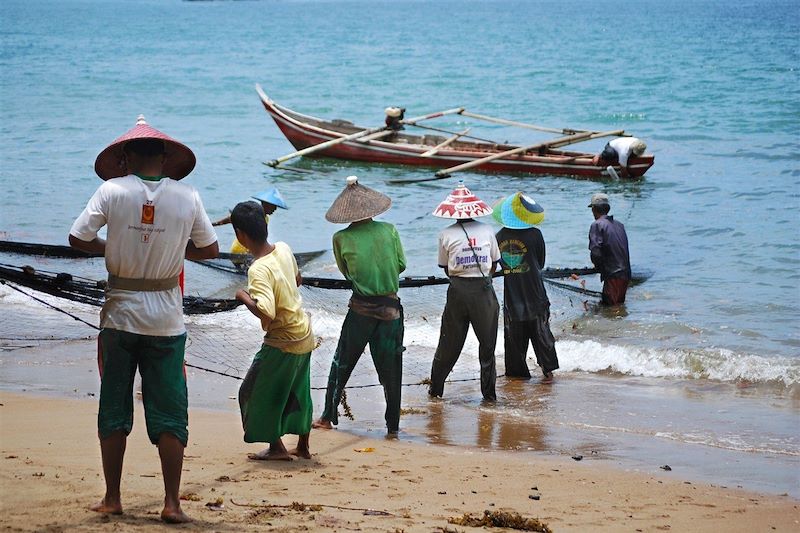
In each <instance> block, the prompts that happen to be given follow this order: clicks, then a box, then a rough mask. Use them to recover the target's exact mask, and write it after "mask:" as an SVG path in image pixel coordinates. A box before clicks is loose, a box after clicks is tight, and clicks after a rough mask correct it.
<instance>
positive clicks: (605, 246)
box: [589, 192, 631, 305]
mask: <svg viewBox="0 0 800 533" xmlns="http://www.w3.org/2000/svg"><path fill="white" fill-rule="evenodd" d="M589 207H591V208H592V215H594V222H592V225H591V226H590V227H589V253H590V257H591V260H592V263H593V264H594V266H595V267H596V268H597V269H598V270H599V271H600V279H601V280H602V281H603V296H602V297H601V299H600V303H602V304H604V305H619V304H622V303H625V293H626V292H627V291H628V283H629V282H630V280H631V258H630V252H629V251H628V234H627V233H625V226H624V225H622V222H617V221H616V220H614V217H613V216H611V215H609V214H608V213H609V211H610V210H611V204H610V203H609V201H608V195H607V194H604V193H601V192H599V193H597V194H594V195H592V200H591V202H589Z"/></svg>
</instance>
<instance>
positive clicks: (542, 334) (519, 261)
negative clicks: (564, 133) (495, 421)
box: [492, 192, 558, 383]
mask: <svg viewBox="0 0 800 533" xmlns="http://www.w3.org/2000/svg"><path fill="white" fill-rule="evenodd" d="M492 216H493V217H494V219H495V220H496V221H498V222H499V223H500V224H501V225H502V226H503V229H501V230H500V231H498V232H497V245H498V246H499V247H500V265H501V267H502V269H503V318H504V325H505V327H504V328H503V331H504V338H505V362H506V376H507V377H520V378H530V377H531V374H530V372H529V371H528V363H527V361H526V356H527V352H528V343H530V344H532V345H533V352H534V353H535V354H536V363H537V364H538V365H539V367H540V368H541V369H542V374H544V379H543V380H542V383H552V382H553V370H556V369H557V368H558V356H557V355H556V340H555V338H554V337H553V332H552V331H551V330H550V300H548V299H547V291H546V290H545V288H544V282H543V280H542V268H544V261H545V244H544V238H543V237H542V232H541V231H539V229H538V228H536V227H534V225H535V224H539V223H540V222H541V221H542V220H544V209H543V208H542V206H541V205H539V204H538V203H536V202H535V201H534V200H533V198H531V197H530V196H526V195H524V194H522V193H521V192H517V193H514V194H512V195H511V196H509V197H508V198H505V199H504V200H502V201H500V202H499V203H498V204H497V205H495V206H494V212H493V213H492Z"/></svg>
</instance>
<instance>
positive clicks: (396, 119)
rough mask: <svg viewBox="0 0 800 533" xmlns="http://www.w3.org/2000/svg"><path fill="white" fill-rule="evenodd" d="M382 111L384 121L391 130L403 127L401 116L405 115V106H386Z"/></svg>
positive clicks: (398, 129)
mask: <svg viewBox="0 0 800 533" xmlns="http://www.w3.org/2000/svg"><path fill="white" fill-rule="evenodd" d="M383 112H384V113H386V120H385V121H384V123H385V124H386V127H387V128H389V129H390V130H393V131H400V130H403V129H405V127H404V126H403V118H404V117H405V116H406V108H405V107H387V108H386V109H384V111H383Z"/></svg>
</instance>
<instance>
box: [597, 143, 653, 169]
mask: <svg viewBox="0 0 800 533" xmlns="http://www.w3.org/2000/svg"><path fill="white" fill-rule="evenodd" d="M645 150H647V145H646V144H645V143H644V141H642V140H641V139H637V138H636V137H618V138H616V139H612V140H610V141H608V143H606V146H605V148H603V151H602V152H600V153H599V154H597V155H596V156H594V157H593V158H592V164H593V165H595V166H605V165H609V164H613V163H619V166H620V172H621V173H622V177H623V178H627V177H629V176H630V172H629V170H628V162H629V160H630V157H631V155H634V156H636V157H639V156H640V155H642V154H643V153H644V151H645Z"/></svg>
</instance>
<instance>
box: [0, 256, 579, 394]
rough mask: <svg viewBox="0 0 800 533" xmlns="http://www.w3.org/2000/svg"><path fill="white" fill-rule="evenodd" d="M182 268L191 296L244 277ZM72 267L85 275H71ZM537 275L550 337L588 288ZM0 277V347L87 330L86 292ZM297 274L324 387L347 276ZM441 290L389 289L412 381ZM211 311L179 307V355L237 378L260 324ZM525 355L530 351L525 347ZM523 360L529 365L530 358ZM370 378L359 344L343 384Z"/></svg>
mask: <svg viewBox="0 0 800 533" xmlns="http://www.w3.org/2000/svg"><path fill="white" fill-rule="evenodd" d="M26 261H28V262H31V263H32V264H33V265H34V267H35V269H34V270H35V271H36V272H37V274H38V273H40V272H41V273H44V274H48V275H50V276H51V277H58V276H59V275H61V274H62V273H63V270H66V269H68V270H69V271H71V272H73V273H74V275H71V276H72V278H73V280H72V281H71V283H75V284H78V285H79V284H80V283H83V284H85V285H86V286H87V287H91V286H92V285H93V284H94V283H96V282H95V281H93V280H97V279H102V278H103V277H105V276H104V274H105V272H104V265H103V262H102V259H75V260H70V259H61V260H60V261H61V263H60V264H57V265H56V264H54V263H53V260H48V259H41V258H39V259H35V260H34V258H30V257H29V258H27V259H26ZM7 266H8V265H7ZM17 269H18V270H19V267H17ZM47 269H49V270H47ZM573 270H575V269H573ZM186 271H187V298H196V299H199V300H200V301H201V302H202V301H203V300H204V298H202V297H200V296H199V293H200V292H201V291H202V292H203V293H205V294H206V295H209V294H210V295H213V296H228V297H230V295H232V294H233V292H234V291H235V289H237V288H240V287H241V286H242V285H243V284H244V279H243V277H242V276H236V275H231V274H225V273H222V272H220V271H219V270H215V269H210V268H207V267H206V266H201V265H193V264H191V263H187V268H186ZM587 272H588V271H587ZM79 274H80V275H83V276H85V277H83V278H80V277H78V275H79ZM546 275H547V276H551V277H557V278H559V279H558V280H550V279H548V282H549V283H548V286H549V295H550V300H551V304H552V305H551V322H552V329H553V332H554V333H555V334H556V336H557V337H558V336H559V331H564V330H566V329H567V328H568V324H569V323H570V320H571V319H572V318H574V317H575V316H577V315H578V314H580V313H583V312H584V310H585V306H586V303H585V302H586V301H587V299H588V298H589V297H590V296H594V291H591V290H587V289H586V288H585V287H582V286H581V285H580V281H574V280H570V279H569V278H568V277H566V276H564V272H563V271H557V270H554V271H547V274H546ZM61 277H62V278H63V275H62V276H61ZM12 279H13V278H12ZM2 281H3V282H4V285H0V303H1V304H2V305H3V309H4V312H3V313H2V314H1V315H0V350H3V351H11V350H16V349H18V348H23V347H35V346H45V345H48V344H51V343H57V342H64V341H70V340H79V339H90V338H94V337H95V336H96V334H97V330H96V327H97V324H98V322H99V317H98V314H99V308H98V307H96V306H94V305H90V304H89V303H81V302H82V301H83V302H85V301H87V300H82V301H73V299H72V297H71V296H70V294H69V293H66V294H61V295H62V296H66V298H70V299H65V298H59V297H57V296H54V295H53V294H60V293H58V292H55V293H54V292H52V291H51V292H49V294H48V293H43V292H40V291H39V290H35V288H36V285H29V286H21V285H19V283H18V281H19V280H17V283H14V282H12V281H10V280H9V279H8V278H4V279H3V280H2ZM306 282H307V283H308V284H306V285H303V286H302V287H301V288H300V293H301V296H302V298H303V305H304V308H305V310H306V311H307V312H308V313H309V315H310V316H311V320H312V325H313V329H314V333H315V335H316V337H317V340H318V343H319V344H318V347H317V348H316V349H315V350H314V352H313V354H312V368H311V381H312V387H314V388H315V389H324V388H325V385H326V384H327V377H328V372H329V369H330V365H331V360H332V359H333V355H334V353H335V350H336V346H337V343H338V339H339V333H340V330H341V326H342V322H343V321H344V317H345V314H346V313H347V304H348V300H349V298H350V294H351V291H350V290H348V289H349V283H348V282H346V281H344V280H341V279H333V278H312V277H308V278H306ZM443 282H444V283H443ZM78 285H76V286H78ZM494 286H495V292H496V293H497V296H498V299H499V300H500V303H501V307H502V296H503V282H502V280H501V279H495V280H494ZM576 291H577V292H576ZM446 294H447V284H446V280H442V279H441V278H434V277H418V278H406V279H404V280H401V288H400V291H399V296H400V298H401V301H402V305H403V308H404V315H405V322H404V326H405V338H404V339H405V340H404V345H405V347H406V351H405V353H404V356H403V382H404V384H407V385H414V384H419V383H421V382H423V380H425V379H426V378H428V377H429V375H430V367H431V362H432V359H433V354H434V352H435V350H436V345H437V343H438V339H439V325H440V317H441V313H442V310H443V309H444V305H445V300H446ZM91 296H92V298H94V299H96V298H95V297H96V296H97V294H94V293H92V294H91ZM206 299H207V300H211V298H206ZM228 301H230V300H228ZM92 303H95V304H97V303H99V301H97V302H92ZM207 307H208V306H207ZM212 307H213V306H212ZM213 310H216V309H211V311H213ZM211 311H208V312H209V313H210V314H186V316H185V318H186V329H187V334H188V335H187V348H186V360H187V363H188V364H189V365H190V368H193V369H194V370H196V371H210V372H216V373H221V374H224V375H226V376H230V377H232V378H242V377H244V374H245V373H246V372H247V369H248V367H249V365H250V362H251V361H252V357H253V355H254V354H255V353H256V351H257V350H258V349H259V347H260V345H261V341H262V336H263V332H262V331H261V326H260V323H259V322H258V320H257V319H256V318H255V317H253V316H252V315H251V314H250V312H249V311H247V309H246V308H244V307H237V308H235V309H233V310H225V311H221V312H211ZM188 312H190V311H187V313H188ZM497 338H498V343H497V353H498V354H502V345H503V334H502V315H501V317H500V324H499V331H498V337H497ZM477 353H478V342H477V339H476V338H475V337H474V335H473V333H472V332H471V331H470V333H469V335H468V337H467V341H466V344H465V346H464V350H463V351H462V356H461V358H460V359H459V361H458V363H457V364H456V366H455V368H454V369H453V372H452V373H451V375H450V380H451V381H456V380H472V379H477V378H478V374H479V365H478V360H477ZM529 355H531V356H532V355H533V354H532V352H531V353H530V354H529ZM497 360H498V374H499V375H502V373H503V371H504V369H503V367H502V356H499V357H498V358H497ZM529 366H535V363H530V365H529ZM374 386H378V380H377V375H376V373H375V370H374V366H373V364H372V361H371V356H370V354H369V347H367V348H366V349H365V353H364V354H363V355H362V357H361V360H360V361H359V362H358V364H357V365H356V368H355V370H354V371H353V374H352V376H351V378H350V380H349V382H348V387H350V388H353V387H374Z"/></svg>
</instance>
